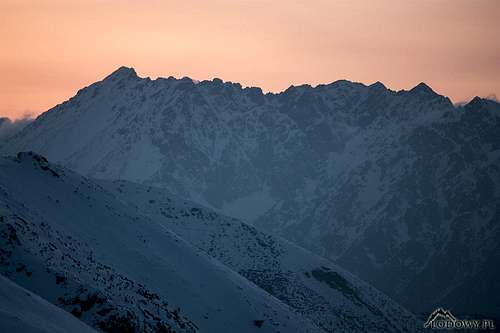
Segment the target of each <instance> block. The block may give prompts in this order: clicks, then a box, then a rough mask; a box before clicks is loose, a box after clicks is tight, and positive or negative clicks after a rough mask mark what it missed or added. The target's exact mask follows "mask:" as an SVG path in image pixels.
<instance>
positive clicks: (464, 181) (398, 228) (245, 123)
mask: <svg viewBox="0 0 500 333" xmlns="http://www.w3.org/2000/svg"><path fill="white" fill-rule="evenodd" d="M499 109H500V108H499V105H498V104H497V103H495V102H492V101H489V100H484V99H480V98H475V99H474V100H472V101H471V102H470V103H468V104H467V105H465V106H463V107H459V108H456V107H454V106H453V105H452V103H451V102H450V100H449V99H447V98H446V97H443V96H441V95H439V94H436V93H435V92H434V91H433V90H432V89H431V88H429V87H428V86H427V85H425V84H419V85H418V86H416V87H415V88H413V89H412V90H410V91H399V92H394V91H391V90H389V89H387V88H386V87H384V86H383V85H382V84H381V83H375V84H373V85H370V86H365V85H363V84H359V83H352V82H349V81H336V82H334V83H332V84H328V85H320V86H317V87H314V88H313V87H310V86H307V85H304V86H299V87H290V88H289V89H287V90H286V91H284V92H282V93H280V94H263V93H262V91H261V90H260V89H258V88H242V87H241V86H240V85H239V84H235V83H228V82H222V81H221V80H218V79H214V80H213V81H202V82H199V83H195V82H194V81H192V80H191V79H189V78H183V79H180V80H177V79H174V78H168V79H161V78H160V79H157V80H150V79H148V78H146V79H142V78H139V77H138V76H137V75H136V73H135V71H134V70H133V69H129V68H120V69H119V70H117V71H116V72H114V73H113V74H111V75H110V76H108V77H107V78H105V79H104V80H103V81H100V82H97V83H95V84H93V85H91V86H89V87H87V88H84V89H82V90H81V91H79V92H78V94H77V95H76V96H75V97H73V98H71V99H70V100H69V101H67V102H65V103H63V104H61V105H58V106H56V107H55V108H53V109H51V110H49V111H48V112H46V113H44V114H43V115H41V116H40V117H39V118H38V119H37V120H36V121H35V122H34V123H33V124H31V125H29V126H28V127H26V128H25V129H24V130H23V131H22V132H21V133H19V134H17V135H16V136H15V137H13V138H11V139H9V140H8V141H6V142H5V143H4V145H3V148H2V151H3V152H4V153H11V154H12V153H16V152H17V151H20V150H26V149H30V150H35V151H38V152H41V153H43V154H45V155H47V156H48V157H49V158H50V159H53V160H54V161H57V162H59V163H62V164H64V165H66V166H68V167H69V168H71V169H74V170H76V171H78V172H80V173H82V174H85V175H87V176H91V177H95V178H103V179H126V180H129V181H133V182H138V183H142V184H145V185H151V186H156V187H162V188H166V189H168V190H169V191H170V192H172V193H174V194H176V195H179V196H181V197H186V198H190V199H192V200H194V201H197V202H199V203H202V204H204V205H206V206H210V207H212V208H214V209H217V210H220V211H222V212H224V213H225V214H229V215H232V216H235V217H239V218H243V219H246V220H247V221H250V222H252V223H254V224H255V225H256V226H258V227H259V228H261V229H263V230H266V231H270V232H272V233H275V234H278V235H281V236H283V237H285V238H288V239H289V240H291V241H293V242H295V243H297V244H299V245H301V246H304V247H306V248H308V249H310V250H312V251H314V252H316V253H318V254H320V255H322V256H325V257H327V258H330V259H332V260H336V261H338V262H339V263H341V264H342V265H343V266H344V267H346V268H347V269H348V270H350V271H352V272H353V273H355V274H356V275H358V276H359V277H361V278H362V279H364V280H367V281H369V282H371V283H372V284H373V285H375V286H376V287H377V288H379V289H381V290H382V291H384V292H385V293H387V294H389V295H390V296H392V297H394V298H395V299H396V300H398V301H400V302H402V303H403V304H404V305H406V306H408V307H409V308H411V309H412V310H414V311H416V312H424V313H427V312H430V311H432V310H433V309H434V308H435V307H436V306H443V307H447V308H450V309H452V310H454V313H477V312H479V313H484V314H489V315H494V314H498V313H500V297H499V296H497V295H500V293H498V292H496V291H499V290H500V286H499V284H498V283H497V282H496V281H495V278H494V277H495V276H496V275H497V273H498V269H497V268H496V265H495V264H493V263H495V262H497V261H498V253H500V251H499V249H498V244H499V237H498V221H499V220H500V219H499V218H498V214H499V213H498V208H497V207H499V206H500V205H499V165H500V163H499V162H500V161H499V158H500V157H499V156H500V153H499V145H500V138H499V131H498V128H499V126H498V124H499V115H500V111H499Z"/></svg>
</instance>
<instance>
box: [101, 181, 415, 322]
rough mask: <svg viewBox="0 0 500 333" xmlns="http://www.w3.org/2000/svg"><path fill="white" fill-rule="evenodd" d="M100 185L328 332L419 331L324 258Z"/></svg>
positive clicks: (136, 191)
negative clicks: (368, 330)
mask: <svg viewBox="0 0 500 333" xmlns="http://www.w3.org/2000/svg"><path fill="white" fill-rule="evenodd" d="M100 184H101V185H102V186H103V187H104V188H106V189H107V190H109V191H110V192H112V193H114V194H115V195H116V197H117V198H118V199H119V200H121V201H122V202H124V203H126V204H127V205H129V206H130V207H134V208H135V209H136V210H137V211H138V212H139V213H141V214H144V215H147V216H148V217H150V218H151V219H152V220H154V221H157V222H158V223H161V224H163V225H165V226H166V227H168V229H170V230H172V231H174V232H175V233H176V234H177V235H179V236H180V237H182V238H183V239H185V240H187V241H188V242H190V243H191V244H194V245H195V246H197V247H198V248H200V249H202V250H203V251H204V252H206V253H207V254H209V255H211V256H212V257H214V258H216V259H217V260H219V261H220V262H222V263H224V264H225V265H227V266H228V267H230V268H231V269H233V270H234V271H236V272H238V273H240V274H241V275H242V276H244V277H246V278H248V279H249V280H250V281H252V282H254V283H255V284H256V285H258V286H260V287H261V288H263V289H264V290H266V291H268V292H269V293H270V294H271V295H273V296H275V297H276V298H278V299H279V300H281V301H282V302H283V303H285V304H287V305H289V306H290V307H291V308H293V309H295V310H296V311H298V312H299V313H301V314H303V315H304V316H305V317H306V318H309V319H310V320H311V321H312V322H314V323H317V325H318V326H319V327H321V328H323V329H324V330H325V331H328V332H330V331H345V332H353V331H357V330H361V331H363V330H365V329H367V328H370V332H377V331H380V332H402V331H405V330H406V329H408V330H409V331H412V332H414V331H417V327H420V325H421V324H420V323H418V322H417V321H416V320H415V318H414V317H413V316H412V315H410V314H409V313H408V312H406V311H405V310H404V309H402V308H401V307H400V306H398V305H397V304H395V303H394V302H393V301H392V300H390V299H388V298H387V297H386V296H384V295H382V294H381V293H379V292H378V291H376V290H374V289H373V288H372V287H370V286H368V285H367V284H365V283H363V282H361V281H360V280H359V279H357V278H355V277H354V276H352V275H351V274H349V273H348V272H346V271H344V270H343V269H341V268H339V267H338V266H337V265H335V264H333V263H331V262H329V261H328V260H326V259H323V258H321V257H318V256H316V255H314V254H312V253H311V252H308V251H306V250H304V249H301V248H299V247H297V246H295V245H292V244H291V243H289V242H287V241H285V240H283V239H280V238H278V237H274V236H270V235H266V234H265V233H262V232H260V231H258V230H257V229H255V228H254V227H252V226H250V225H247V224H245V223H243V222H241V221H239V220H236V219H234V218H229V217H224V216H221V215H219V214H217V213H215V212H214V211H212V210H209V209H206V208H203V207H201V206H199V205H197V204H194V203H191V202H189V201H185V200H182V199H179V198H176V197H175V196H172V195H171V194H166V193H165V191H164V190H162V189H160V188H155V187H151V186H144V185H139V184H135V183H130V182H127V181H101V182H100Z"/></svg>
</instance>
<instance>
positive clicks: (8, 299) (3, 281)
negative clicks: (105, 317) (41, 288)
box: [0, 275, 96, 333]
mask: <svg viewBox="0 0 500 333" xmlns="http://www.w3.org/2000/svg"><path fill="white" fill-rule="evenodd" d="M0 332H15V333H66V332H74V333H92V332H94V333H95V332H96V331H95V330H93V329H92V328H90V327H89V326H87V325H85V324H84V323H83V322H81V321H80V320H78V319H77V318H75V317H74V316H72V315H71V314H69V313H68V312H66V311H63V310H61V309H59V308H58V307H56V306H54V305H53V304H51V303H49V302H47V301H46V300H44V299H43V298H40V297H39V296H38V295H35V294H33V293H32V292H30V291H28V290H26V289H24V288H22V287H20V286H18V285H17V284H15V283H13V282H12V281H10V280H9V279H7V278H5V277H3V276H1V275H0Z"/></svg>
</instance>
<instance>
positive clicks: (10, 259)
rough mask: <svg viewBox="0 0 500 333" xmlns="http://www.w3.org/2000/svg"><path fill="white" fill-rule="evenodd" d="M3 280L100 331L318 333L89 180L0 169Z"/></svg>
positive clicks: (5, 163)
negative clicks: (16, 284) (54, 305)
mask: <svg viewBox="0 0 500 333" xmlns="http://www.w3.org/2000/svg"><path fill="white" fill-rule="evenodd" d="M0 169H1V172H0V218H1V222H0V228H1V229H0V236H1V237H0V241H1V246H0V263H1V264H0V272H1V273H2V274H3V275H4V276H6V277H7V278H9V279H11V280H12V281H14V282H16V283H18V284H19V285H21V286H23V287H24V288H26V289H28V290H30V291H31V292H34V293H36V294H38V295H39V296H41V297H43V298H44V299H46V300H48V301H49V302H51V303H53V304H56V305H58V306H60V307H62V308H64V309H66V310H67V311H70V312H71V313H72V314H73V315H74V316H76V317H78V318H80V319H81V320H83V321H84V322H86V323H88V324H89V325H91V326H94V327H95V328H97V329H99V330H102V331H120V332H128V331H140V332H153V331H154V332H156V331H163V332H171V331H175V332H197V331H200V332H234V331H235V332H254V331H256V330H258V331H259V332H260V331H262V332H277V331H282V332H319V331H320V330H319V329H318V328H316V327H315V326H314V325H312V324H311V323H309V322H307V321H306V320H304V319H302V318H301V317H300V316H299V315H298V314H296V313H295V312H294V311H292V310H291V309H290V308H289V307H288V306H286V305H284V304H283V303H281V302H279V301H278V300H277V299H275V298H274V297H272V296H270V295H269V294H267V293H266V292H265V291H263V290H261V289H259V288H258V287H256V286H255V285H254V284H252V283H250V282H249V281H247V280H246V279H244V278H243V277H241V276H240V275H238V274H236V273H235V272H233V271H231V270H229V269H228V268H226V267H225V266H223V265H222V264H220V263H219V262H217V261H215V260H212V259H210V258H209V257H207V256H205V255H204V254H203V253H202V252H201V251H199V250H196V249H195V248H194V247H192V246H190V245H189V244H188V243H187V242H185V241H184V240H183V239H181V238H179V237H177V236H176V235H175V234H173V233H172V232H170V231H169V230H168V229H167V228H166V227H165V226H164V225H161V224H158V223H156V222H154V221H151V220H147V219H145V218H143V217H141V216H139V215H137V214H135V212H134V210H132V209H129V208H128V207H127V206H126V205H123V204H120V203H119V202H117V201H116V200H115V199H114V197H113V196H112V195H110V194H108V193H107V192H106V191H104V190H103V189H102V188H101V187H99V186H98V185H96V184H94V183H92V182H91V181H89V180H87V179H85V178H82V177H79V176H77V175H75V174H73V173H71V172H68V171H65V170H61V169H58V168H55V167H53V166H51V165H49V164H48V163H47V162H46V160H45V159H44V158H43V157H41V156H38V155H33V154H31V153H21V154H19V156H18V157H16V158H2V159H1V160H0Z"/></svg>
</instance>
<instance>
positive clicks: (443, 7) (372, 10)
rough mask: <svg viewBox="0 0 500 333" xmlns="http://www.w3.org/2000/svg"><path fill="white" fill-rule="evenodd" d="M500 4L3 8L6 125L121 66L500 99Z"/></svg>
mask: <svg viewBox="0 0 500 333" xmlns="http://www.w3.org/2000/svg"><path fill="white" fill-rule="evenodd" d="M499 32H500V1H498V0H432V1H431V0H419V1H412V0H398V1H396V0H377V1H374V0H366V1H359V0H358V1H356V0H349V1H342V0H338V1H334V0H317V1H314V0H307V1H306V0H304V1H284V0H283V1H280V0H277V1H263V0H251V1H250V0H248V1H246V0H245V1H243V0H214V1H201V0H199V1H192V0H183V1H167V0H163V1H160V0H150V1H147V0H142V1H139V0H121V1H118V0H116V1H113V0H51V1H49V0H1V1H0V45H1V46H0V47H1V52H0V73H1V81H0V116H8V117H11V118H19V117H21V116H22V115H23V114H25V113H33V114H39V113H41V112H43V111H46V110H47V109H49V108H50V107H52V106H54V105H55V104H57V103H60V102H62V101H64V100H66V99H67V98H69V97H71V96H72V95H74V94H75V93H76V91H77V90H78V89H80V88H82V87H84V86H86V85H89V84H91V83H92V82H95V81H97V80H100V79H102V78H103V77H104V76H106V75H107V74H109V73H110V72H112V71H113V70H115V69H116V68H117V67H119V66H121V65H125V66H130V67H134V68H135V69H136V71H137V72H138V74H139V75H141V76H150V77H152V78H156V77H158V76H170V75H173V76H176V77H182V76H189V77H191V78H193V79H198V80H203V79H211V78H214V77H220V78H222V79H223V80H226V81H233V82H240V83H241V84H242V85H244V86H259V87H262V88H263V89H264V90H265V91H281V90H283V89H286V88H287V87H288V86H290V85H292V84H295V85H297V84H302V83H309V84H312V85H316V84H319V83H329V82H332V81H335V80H339V79H347V80H351V81H358V82H363V83H365V84H371V83H373V82H375V81H381V82H383V83H384V84H385V85H386V86H387V87H389V88H391V89H394V90H399V89H409V88H411V87H413V86H415V85H416V84H417V83H419V82H421V81H424V82H426V83H428V84H429V85H430V86H431V87H433V88H434V90H436V91H437V92H439V93H441V94H444V95H446V96H449V97H450V98H451V99H452V100H453V101H455V102H458V101H463V100H468V99H470V98H471V97H473V96H475V95H479V96H488V95H493V94H496V95H497V96H499V97H500V42H499V40H500V39H499V37H498V33H499Z"/></svg>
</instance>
